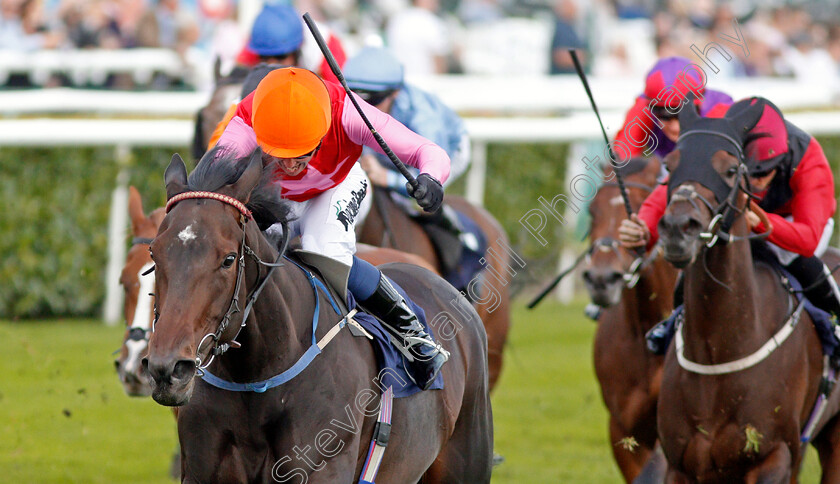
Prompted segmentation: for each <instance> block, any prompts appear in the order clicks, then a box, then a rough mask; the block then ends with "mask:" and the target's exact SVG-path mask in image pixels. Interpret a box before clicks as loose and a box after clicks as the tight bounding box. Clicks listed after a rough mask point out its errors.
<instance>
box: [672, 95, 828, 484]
mask: <svg viewBox="0 0 840 484" xmlns="http://www.w3.org/2000/svg"><path fill="white" fill-rule="evenodd" d="M760 114H761V113H760V111H758V112H756V110H753V111H749V110H748V111H745V112H743V113H741V114H740V115H738V116H733V117H731V118H729V117H727V118H723V119H711V118H699V116H698V115H697V114H696V113H694V111H693V110H692V109H682V111H681V112H680V127H681V135H680V141H679V143H678V144H677V150H676V151H674V152H673V153H671V154H670V155H668V156H667V157H666V159H665V162H666V164H667V165H668V167H669V168H670V171H671V180H670V182H669V198H670V200H669V204H668V207H667V210H666V212H665V215H664V217H663V218H662V219H661V221H660V223H659V234H660V237H661V238H662V241H661V242H662V244H663V248H664V253H665V258H666V260H668V261H669V262H671V263H672V264H674V265H675V266H677V267H684V268H685V269H684V271H685V293H684V294H685V317H684V321H683V323H682V326H681V327H679V325H678V329H677V334H676V336H675V344H673V345H671V347H670V349H669V352H668V354H667V355H666V358H665V367H664V372H663V378H662V386H661V391H660V395H659V404H658V426H659V438H660V442H661V445H662V448H663V451H664V453H665V456H666V458H667V460H668V467H669V470H668V479H667V482H676V483H688V482H697V483H712V482H720V483H731V482H746V483H783V482H784V483H787V482H797V474H798V471H799V468H800V464H801V461H802V456H803V454H804V448H805V444H802V443H800V433H801V432H803V429H804V428H805V424H806V422H807V421H808V419H809V416H810V415H811V412H812V409H813V408H814V405H815V401H817V399H818V395H819V394H820V382H821V379H822V374H823V371H824V358H823V354H822V349H821V347H820V341H819V339H818V336H817V333H816V331H815V328H814V326H813V323H812V321H811V319H810V317H809V316H808V314H807V313H806V312H801V311H799V310H798V309H797V308H798V305H797V303H796V301H795V300H794V299H793V296H791V295H790V294H789V292H788V291H787V290H786V289H785V287H784V286H783V285H782V284H781V282H780V280H779V277H778V276H777V274H776V273H775V272H774V271H773V270H772V269H771V268H770V267H769V266H768V265H766V264H763V263H754V262H753V253H752V249H751V245H750V243H749V241H750V240H751V239H752V238H753V237H754V236H752V235H750V231H749V229H748V226H747V222H746V217H745V216H744V215H743V213H744V211H745V210H747V201H748V198H749V197H748V195H747V193H748V191H749V186H748V179H747V178H746V167H745V165H744V163H743V154H742V148H741V147H742V146H743V142H744V139H743V133H744V132H745V131H746V130H745V129H744V127H745V126H750V125H754V124H755V120H756V119H758V116H759V115H760ZM768 226H769V225H768ZM797 321H798V324H797ZM838 406H839V405H838V392H837V391H836V390H835V391H834V392H833V393H832V394H831V396H830V398H829V399H828V405H827V406H826V407H825V409H824V413H823V414H822V416H821V418H819V419H818V420H817V421H816V422H817V425H816V429H815V432H814V436H813V440H812V442H813V443H814V445H815V447H816V448H817V450H818V452H819V458H820V463H821V466H822V481H821V482H823V483H836V482H840V455H838V453H837V449H838V444H837V443H838V442H840V420H838V418H837V411H838Z"/></svg>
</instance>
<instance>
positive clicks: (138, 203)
mask: <svg viewBox="0 0 840 484" xmlns="http://www.w3.org/2000/svg"><path fill="white" fill-rule="evenodd" d="M128 216H129V217H130V218H131V232H132V233H133V234H134V235H137V232H138V230H139V229H140V226H141V225H142V224H143V223H144V222H145V221H146V213H145V212H143V200H142V199H141V198H140V192H138V191H137V189H136V188H134V186H133V185H132V186H129V187H128Z"/></svg>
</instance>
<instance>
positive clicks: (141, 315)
mask: <svg viewBox="0 0 840 484" xmlns="http://www.w3.org/2000/svg"><path fill="white" fill-rule="evenodd" d="M128 213H129V218H130V219H131V237H132V239H131V241H132V244H131V248H130V249H129V251H128V254H126V258H125V264H124V265H123V269H122V273H121V275H120V284H121V285H122V287H123V292H124V299H123V301H124V306H123V313H124V314H125V322H126V328H125V335H124V337H123V344H122V346H121V347H120V350H119V351H120V354H119V356H118V357H117V358H116V359H115V360H114V366H115V367H116V370H117V376H118V377H119V379H120V382H121V383H122V385H123V390H125V393H126V394H127V395H128V396H131V397H148V396H150V395H151V394H152V386H151V382H150V381H149V375H148V374H147V373H145V372H144V371H143V366H142V365H141V364H140V361H141V360H142V358H143V357H144V356H146V348H147V347H148V339H149V332H150V331H151V329H152V321H153V319H154V314H153V307H154V304H153V301H152V293H153V292H154V287H155V273H154V271H151V272H148V271H149V269H150V268H151V267H152V265H153V264H152V257H151V255H150V254H149V244H150V243H151V242H152V239H153V238H154V237H155V235H156V234H157V231H158V227H160V223H161V221H162V220H163V217H164V215H165V213H164V210H163V207H159V208H157V209H155V210H153V211H152V212H151V213H149V214H148V215H146V213H145V212H144V211H143V199H142V197H141V196H140V193H139V192H138V191H137V189H136V188H134V187H129V196H128ZM356 255H357V256H359V258H361V259H364V260H366V261H368V262H370V263H371V264H373V265H381V264H387V263H389V262H404V263H406V264H414V265H418V266H420V267H423V268H425V269H428V270H430V271H432V272H435V268H434V267H432V266H431V265H430V264H429V263H428V262H426V261H425V260H423V259H421V258H420V257H419V256H416V255H414V254H407V253H405V252H401V251H398V250H394V249H386V248H382V247H373V246H371V245H367V244H357V247H356Z"/></svg>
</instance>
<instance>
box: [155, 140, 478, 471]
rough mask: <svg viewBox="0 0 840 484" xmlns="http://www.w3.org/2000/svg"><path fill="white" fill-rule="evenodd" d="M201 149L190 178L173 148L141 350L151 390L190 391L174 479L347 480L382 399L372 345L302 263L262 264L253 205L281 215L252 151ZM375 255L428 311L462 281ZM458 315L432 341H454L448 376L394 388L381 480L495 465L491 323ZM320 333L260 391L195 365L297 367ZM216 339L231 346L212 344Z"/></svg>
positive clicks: (172, 396) (161, 398) (223, 369)
mask: <svg viewBox="0 0 840 484" xmlns="http://www.w3.org/2000/svg"><path fill="white" fill-rule="evenodd" d="M205 161H206V160H202V162H200V163H199V165H198V167H197V168H196V170H195V171H194V172H193V173H192V174H191V175H190V178H189V180H188V178H187V173H186V167H185V166H184V163H183V161H182V160H181V159H180V157H178V156H177V155H175V156H174V157H173V159H172V162H171V163H170V166H169V167H168V168H167V170H166V175H165V179H166V188H167V197H168V200H169V201H168V204H167V207H168V214H167V215H166V218H164V220H163V223H162V224H161V226H160V229H159V231H158V234H157V236H156V237H155V239H154V241H153V242H152V245H151V250H152V254H153V259H154V262H155V272H156V289H155V294H156V308H157V313H158V318H157V321H156V323H155V325H154V328H153V332H152V335H151V338H150V340H149V353H148V357H147V359H145V360H144V366H145V367H146V368H147V369H148V371H149V374H150V375H151V377H152V379H153V387H154V390H153V393H152V397H153V398H154V399H155V400H156V401H157V402H158V403H161V404H164V405H183V406H182V407H181V410H180V412H179V414H178V433H179V438H180V442H181V449H182V450H181V451H182V482H189V483H192V482H271V480H272V479H275V480H276V479H278V478H279V479H287V480H289V479H291V478H292V477H295V476H297V477H300V478H301V479H302V481H305V482H324V483H326V482H329V483H333V482H348V481H351V480H352V481H354V482H355V481H356V480H357V479H358V478H359V475H360V473H361V472H362V466H363V464H364V461H365V455H366V451H367V450H368V444H369V443H370V440H371V435H372V434H373V430H374V424H375V423H376V414H377V412H378V409H374V410H375V411H374V412H371V407H372V406H376V405H378V398H376V396H377V395H379V391H378V390H379V386H378V385H381V383H379V381H378V378H379V375H380V373H379V370H378V368H377V365H376V359H375V356H374V351H373V348H372V346H371V345H370V343H368V341H367V340H366V339H365V338H355V337H352V336H351V335H350V334H347V331H342V330H341V329H340V328H341V326H340V324H339V323H340V322H341V321H343V318H342V317H341V316H340V315H337V314H336V313H335V312H334V311H333V309H332V308H331V306H330V304H327V303H326V302H325V301H321V304H320V305H316V292H314V291H313V290H312V286H311V284H314V282H312V283H310V280H309V278H308V275H307V274H305V273H304V272H303V271H302V270H301V269H300V268H298V267H297V266H295V265H294V264H292V263H284V264H283V265H281V266H278V267H275V268H274V270H273V271H272V270H271V269H270V268H269V267H270V266H271V265H272V264H274V261H279V260H281V259H280V258H279V257H278V252H277V251H276V249H275V247H274V245H273V244H272V243H271V242H269V241H268V240H267V239H266V238H265V237H264V236H263V235H262V233H261V232H260V230H259V227H258V226H257V223H256V222H255V220H254V219H253V218H251V217H250V216H249V214H251V213H252V210H253V212H254V213H258V214H262V215H261V217H265V216H266V214H269V213H270V214H276V215H275V216H276V217H277V218H278V219H280V220H282V219H283V217H284V215H283V213H282V212H283V211H284V209H283V208H282V207H280V206H278V205H276V202H271V200H272V196H273V194H271V193H270V190H267V191H266V190H263V188H264V187H263V186H262V184H261V183H260V180H261V179H265V178H263V168H262V162H261V159H260V156H259V154H258V153H255V154H254V155H252V156H251V157H249V159H244V160H239V162H236V163H234V162H223V161H219V162H216V163H209V162H205ZM245 204H247V207H246V205H245ZM272 204H274V205H272ZM382 269H383V272H384V273H386V274H387V275H388V276H389V277H391V278H392V279H393V280H395V281H396V282H397V283H398V284H400V285H401V286H402V287H403V288H404V289H405V290H406V292H407V293H408V294H409V295H410V296H411V298H412V299H413V300H414V301H415V302H416V303H417V304H418V305H420V306H421V307H423V308H424V309H425V311H426V313H427V314H428V315H429V317H430V318H432V320H434V319H435V318H434V316H433V315H442V314H447V315H451V314H452V311H451V309H450V308H449V305H450V304H451V301H452V300H453V299H454V298H458V297H460V296H459V295H458V294H457V292H456V291H454V289H452V287H451V286H450V285H449V284H447V283H445V281H443V280H442V279H440V278H439V277H438V276H436V275H434V274H433V273H431V272H429V271H427V270H424V269H422V268H419V267H417V266H414V265H409V264H387V265H385V266H383V268H382ZM258 287H259V288H260V289H259V290H261V292H258V294H256V295H258V296H259V297H255V296H256V295H255V291H257V290H258V289H257V288H258ZM249 301H253V306H252V309H253V310H252V311H251V312H250V313H248V312H247V309H246V308H248V306H250V305H251V304H250V303H249ZM240 303H241V305H240ZM243 313H246V314H247V317H245V319H244V320H243ZM465 315H466V316H465ZM453 320H456V321H457V322H458V324H459V331H457V333H456V334H454V335H453V337H452V338H451V339H450V340H448V341H443V340H442V341H441V343H442V344H443V345H444V346H445V347H446V349H447V350H448V351H450V352H451V356H450V361H449V362H448V363H447V364H446V365H445V366H444V367H443V371H442V373H443V377H444V381H445V388H444V389H443V390H430V391H425V392H419V393H416V394H414V395H412V396H410V397H406V398H400V399H397V400H396V401H395V402H394V405H393V420H392V431H391V433H390V442H389V444H388V448H387V451H386V452H385V455H384V460H383V462H382V467H381V469H380V473H379V476H378V477H379V479H380V482H383V483H384V482H395V483H408V482H418V481H420V480H421V479H422V482H489V480H490V468H491V459H492V445H493V429H492V412H491V407H490V399H489V394H488V384H487V363H486V358H487V356H486V349H485V348H486V338H485V336H484V330H483V327H482V325H481V321H480V320H479V318H478V315H477V314H476V313H475V312H474V311H472V310H470V311H465V308H463V307H462V308H460V311H459V312H458V316H457V317H455V316H453ZM316 321H317V323H318V325H317V331H315V334H313V324H314V322H316ZM337 328H338V329H337ZM328 333H329V336H327V335H328ZM331 338H332V339H331ZM315 339H317V341H318V342H319V343H321V344H323V345H324V346H325V347H324V348H323V349H322V350H321V352H320V354H319V355H318V356H317V357H316V358H314V359H312V360H311V363H310V364H309V365H308V366H307V367H306V368H304V369H303V370H302V371H301V372H300V373H299V374H298V375H297V376H296V377H294V378H292V379H291V380H289V381H287V382H286V383H284V384H282V385H280V386H276V387H274V388H271V389H268V390H267V391H265V392H264V393H256V392H233V391H226V390H221V389H219V388H216V387H214V386H210V385H209V384H207V383H206V382H205V381H204V380H202V379H200V378H196V376H197V373H198V372H199V371H200V368H202V367H204V366H207V365H209V366H207V369H208V371H211V372H212V373H213V374H214V375H216V376H218V377H220V378H222V379H224V380H226V381H229V382H240V383H246V382H256V381H261V380H266V379H268V378H270V377H272V375H278V374H280V373H281V372H284V371H286V370H287V369H289V368H290V367H292V365H293V364H294V363H295V362H296V361H299V360H300V359H301V357H302V355H304V354H305V352H307V351H311V348H312V347H313V342H314V340H315ZM330 341H332V342H331V343H330V345H329V346H326V343H327V342H330ZM224 345H232V346H233V347H235V348H236V349H231V351H230V352H228V353H224V354H222V355H220V356H217V357H216V358H215V359H213V360H211V351H213V350H214V349H218V350H219V351H223V349H225V348H227V346H224ZM319 347H320V346H319ZM213 354H214V355H215V354H216V353H213ZM187 403H189V404H188V405H187ZM313 445H314V447H315V448H314V449H313V447H312V446H313ZM281 482H282V481H281Z"/></svg>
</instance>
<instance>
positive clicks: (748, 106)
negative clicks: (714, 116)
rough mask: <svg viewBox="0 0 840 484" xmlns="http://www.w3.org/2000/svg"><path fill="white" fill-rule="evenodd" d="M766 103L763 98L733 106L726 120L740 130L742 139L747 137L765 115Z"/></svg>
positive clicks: (746, 100)
mask: <svg viewBox="0 0 840 484" xmlns="http://www.w3.org/2000/svg"><path fill="white" fill-rule="evenodd" d="M764 106H765V104H764V102H762V101H761V98H749V99H745V100H743V101H738V102H737V103H735V104H733V105H732V106H731V107H730V108H729V110H728V111H727V112H726V118H727V119H729V121H730V122H731V123H732V125H733V126H735V129H736V130H738V134H739V135H741V137H742V138H743V137H745V136H746V135H747V133H749V132H750V130H752V129H753V128H755V125H756V124H758V121H759V119H761V116H762V114H764Z"/></svg>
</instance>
